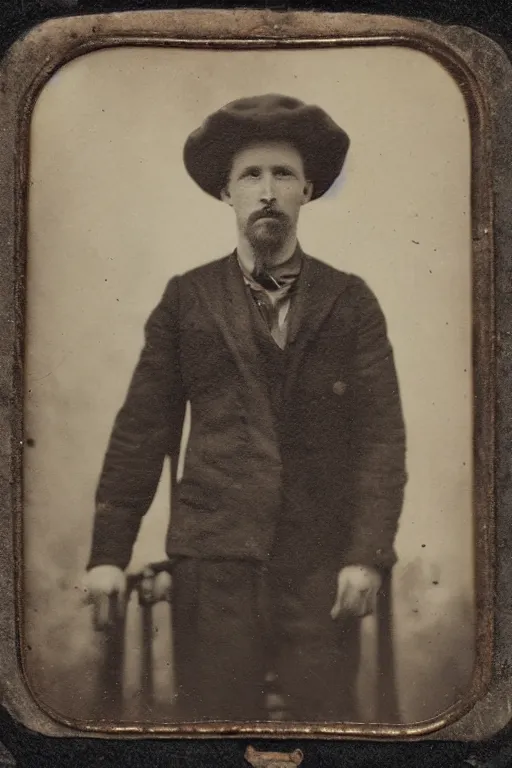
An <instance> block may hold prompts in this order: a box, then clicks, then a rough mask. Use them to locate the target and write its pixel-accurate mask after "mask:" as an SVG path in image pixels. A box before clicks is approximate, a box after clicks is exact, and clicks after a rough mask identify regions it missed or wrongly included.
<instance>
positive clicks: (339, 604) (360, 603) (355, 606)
mask: <svg viewBox="0 0 512 768" xmlns="http://www.w3.org/2000/svg"><path fill="white" fill-rule="evenodd" d="M381 584H382V577H381V575H380V574H379V572H378V571H377V570H375V568H369V567H367V566H364V565H347V566H346V567H345V568H342V569H341V571H340V572H339V573H338V591H337V594H336V600H335V602H334V605H333V607H332V610H331V618H333V619H337V618H338V616H341V615H343V614H344V615H347V616H359V617H360V618H363V616H368V615H369V614H370V613H375V610H376V607H377V593H378V591H379V589H380V587H381Z"/></svg>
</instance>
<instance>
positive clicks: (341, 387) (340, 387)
mask: <svg viewBox="0 0 512 768" xmlns="http://www.w3.org/2000/svg"><path fill="white" fill-rule="evenodd" d="M346 389H347V385H346V384H345V382H344V381H335V382H334V384H333V385H332V391H333V392H334V394H335V395H338V396H339V397H341V395H344V394H345V391H346Z"/></svg>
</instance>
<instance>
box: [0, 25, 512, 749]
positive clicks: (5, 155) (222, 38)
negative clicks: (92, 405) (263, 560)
mask: <svg viewBox="0 0 512 768" xmlns="http://www.w3.org/2000/svg"><path fill="white" fill-rule="evenodd" d="M376 30H378V31H376ZM461 43H462V45H461ZM464 44H466V47H464ZM472 44H474V46H475V47H476V44H478V46H480V47H481V46H484V47H486V48H487V51H486V53H487V55H488V56H489V55H490V57H491V58H492V57H494V58H495V59H496V60H499V62H500V65H501V67H502V68H503V69H504V70H505V69H507V68H508V69H510V68H509V66H508V61H506V59H505V57H504V55H503V53H502V52H501V50H500V49H499V47H498V46H497V45H496V44H494V43H492V41H490V40H489V39H488V38H485V37H484V36H482V35H479V34H478V33H475V32H473V31H472V30H467V29H464V28H454V27H451V28H443V27H440V26H438V25H435V24H432V23H430V22H416V21H409V20H404V19H395V18H393V17H377V16H359V15H353V14H323V13H314V12H308V13H303V12H293V13H279V12H269V11H262V12H259V11H240V12H225V11H163V12H161V11H155V12H130V13H125V14H109V15H99V16H86V17H74V18H73V17H71V18H64V19H58V20H53V21H49V22H45V23H43V24H42V25H40V26H39V27H36V28H35V29H34V30H32V31H31V32H29V33H28V35H27V36H26V37H25V38H24V39H23V40H20V41H18V42H17V43H16V44H15V45H14V46H13V48H12V49H11V51H10V53H9V54H8V56H7V57H6V59H5V61H4V64H3V67H2V71H1V74H0V77H1V92H0V109H1V111H2V115H3V116H2V117H1V118H0V120H1V122H0V126H1V128H2V134H3V136H4V138H5V139H6V141H4V148H3V149H2V154H1V155H0V164H1V165H0V170H3V171H4V173H2V174H1V175H2V181H1V182H0V183H1V184H2V187H1V194H2V198H1V199H2V201H3V207H4V209H5V208H7V209H8V213H9V215H7V216H6V217H5V219H4V222H3V225H2V224H0V243H1V244H2V245H3V248H2V256H3V258H2V260H1V262H0V275H1V276H2V278H3V279H2V288H1V290H2V292H3V293H4V298H6V299H7V300H6V302H5V305H4V309H3V311H4V313H5V314H8V315H9V316H7V317H4V319H5V320H7V323H8V325H6V326H4V327H7V328H8V331H9V332H6V333H5V334H4V336H3V337H2V338H1V339H0V345H1V347H0V348H1V349H2V356H3V359H4V360H5V363H6V364H7V368H6V370H9V371H10V372H11V380H10V381H8V382H5V383H6V384H7V385H8V386H9V385H10V386H9V398H8V402H9V405H10V409H9V410H10V413H8V414H4V412H3V410H4V409H3V408H2V413H1V414H0V418H2V420H3V424H2V429H1V433H0V441H1V445H2V461H4V460H5V458H7V459H8V460H9V464H10V467H9V472H8V473H7V475H8V477H7V481H8V486H7V488H5V489H2V490H6V491H7V493H5V494H3V498H4V502H3V503H2V507H1V511H0V514H2V516H3V518H4V519H3V522H4V530H6V526H9V525H10V526H11V527H12V531H13V538H14V546H13V547H12V541H11V542H8V543H9V545H11V551H10V553H9V552H7V551H6V549H7V547H6V545H5V541H6V540H7V538H8V537H5V538H4V541H3V542H2V543H1V545H0V552H1V553H2V556H3V569H4V570H3V571H2V573H0V578H3V579H4V584H5V586H6V587H7V586H9V588H10V590H9V593H12V595H13V597H14V598H15V602H16V605H15V607H16V609H17V610H15V611H12V609H13V608H14V606H11V613H10V615H8V616H5V615H4V613H5V608H4V609H3V610H2V613H1V614H0V633H1V634H0V643H1V644H2V645H4V644H5V645H7V648H6V650H7V654H6V658H9V659H10V667H11V669H12V668H13V666H14V667H15V670H16V677H17V679H16V681H13V680H11V681H9V679H8V678H7V677H6V676H5V674H4V673H5V672H6V670H5V669H4V666H5V665H4V664H3V662H2V663H1V666H0V670H1V672H2V674H1V683H2V687H3V700H4V703H5V706H6V707H7V709H8V710H9V711H10V712H11V713H12V714H13V715H14V716H15V717H17V718H19V719H20V720H22V721H23V722H24V723H25V724H26V725H28V726H29V727H33V728H34V729H35V730H40V731H42V732H45V733H48V734H50V733H51V734H52V735H57V734H63V733H68V734H70V735H71V734H76V735H78V734H81V733H88V734H89V735H108V734H110V735H117V736H129V735H133V736H136V735H139V736H140V735H145V736H156V735H172V736H174V737H176V736H188V737H200V736H244V737H247V736H259V737H261V736H273V737H280V738H286V737H290V736H294V737H297V736H300V737H302V738H313V737H319V738H331V739H333V738H347V737H352V738H354V737H362V738H380V739H383V738H409V739H412V738H419V737H421V736H426V735H430V736H431V737H432V736H434V737H439V736H442V737H443V738H447V737H448V738H449V737H450V734H449V731H450V725H451V731H452V733H453V732H454V731H455V732H456V731H457V730H460V724H461V722H462V721H461V720H460V718H461V717H462V716H463V715H466V717H465V718H464V719H465V720H467V718H468V717H470V715H468V712H469V711H470V710H472V709H474V708H475V707H474V705H475V702H476V701H477V700H479V699H481V696H482V694H483V692H484V690H485V689H486V687H487V685H488V683H489V682H490V667H491V662H492V659H493V647H492V640H493V633H492V624H493V611H492V598H493V585H494V578H493V576H494V558H493V551H494V547H493V543H494V524H493V520H494V515H493V506H494V482H493V478H494V394H495V377H494V362H495V357H494V345H493V339H494V303H493V302H494V292H493V287H494V278H493V205H492V203H493V195H492V189H493V180H494V175H495V174H494V172H493V173H491V171H490V169H491V168H493V170H494V169H495V162H494V165H492V159H491V158H492V154H491V152H492V150H493V144H494V142H493V140H492V138H493V136H494V135H495V133H496V127H497V126H496V120H497V118H498V115H497V114H496V110H495V108H493V107H494V105H493V104H492V103H491V100H490V99H489V95H490V94H489V89H488V85H489V84H488V82H486V79H487V80H488V79H489V78H488V77H487V78H486V75H487V72H477V71H475V66H474V64H475V62H474V61H472V55H471V54H472V48H471V45H472ZM120 45H124V46H126V45H165V46H170V45H171V46H181V47H185V46H186V47H209V48H212V47H220V48H235V47H236V48H241V47H243V48H262V47H264V48H273V47H282V46H287V47H290V46H293V47H318V46H322V47H325V46H340V45H345V46H347V45H350V46H353V45H402V46H407V47H411V48H415V49H417V50H421V51H423V52H425V53H427V54H428V55H430V56H432V57H433V58H436V59H437V60H438V61H439V62H440V63H441V64H442V65H443V66H444V67H445V68H447V69H448V70H449V71H450V72H451V74H452V76H454V77H455V79H456V80H457V83H458V85H459V87H460V88H461V90H462V91H463V93H464V96H465V98H466V103H467V105H468V114H469V117H470V124H471V127H472V137H473V141H472V165H473V184H472V214H473V215H472V225H473V302H474V308H475V310H474V321H473V337H474V383H475V397H476V403H475V422H474V425H475V426H474V449H475V450H474V457H475V484H474V487H475V508H476V510H477V513H478V514H477V515H476V526H475V528H476V534H477V535H476V546H477V550H476V554H477V563H478V568H477V584H476V587H477V589H476V593H477V609H478V610H477V613H478V621H477V636H478V641H479V642H478V643H477V645H478V654H477V663H476V673H475V676H474V679H473V685H472V687H471V690H470V696H468V697H466V700H464V701H462V702H461V703H460V705H458V706H455V707H452V708H451V709H450V710H447V711H446V712H445V713H444V714H443V715H441V716H439V717H438V718H436V719H434V720H431V721H426V722H424V723H417V724H413V725H406V726H386V725H370V726H366V725H365V726H352V725H350V726H345V725H342V724H340V725H336V726H332V725H330V726H322V725H314V726H307V725H306V726H304V725H297V726H295V725H290V724H281V723H276V724H269V725H267V724H265V725H257V726H252V727H250V726H248V725H245V724H244V725H231V724H222V725H219V724H204V725H203V724H202V725H197V724H194V725H191V726H183V725H176V726H166V725H162V726H149V727H148V726H147V725H141V724H123V725H117V726H112V725H111V724H107V723H88V722H87V723H84V722H81V723H78V722H77V721H67V720H65V719H64V718H63V717H62V715H59V714H57V713H55V712H52V711H51V710H49V709H47V708H46V707H43V706H42V705H41V703H39V706H38V705H37V704H36V698H35V696H34V695H33V694H32V695H31V692H30V691H29V686H28V679H27V676H26V673H25V670H24V664H23V658H22V653H21V648H22V645H23V630H22V627H23V621H22V617H23V578H22V568H21V563H22V560H23V552H22V532H23V531H22V488H21V476H22V455H23V424H22V416H23V397H24V390H23V339H24V308H25V285H24V279H23V278H24V272H25V263H26V255H27V254H26V214H27V198H26V193H27V182H28V166H29V156H28V151H29V144H28V131H29V126H30V117H31V113H32V109H33V106H34V104H35V101H36V99H37V96H38V94H39V92H40V90H41V88H42V87H43V86H44V84H45V83H46V82H47V80H48V79H49V77H50V76H51V74H52V73H53V72H54V71H55V70H56V69H58V68H59V67H61V66H63V64H65V63H66V62H67V61H70V60H71V59H73V58H76V57H77V56H80V55H83V54H84V53H87V52H90V51H92V50H98V49H101V48H106V47H109V48H110V47H114V46H120ZM505 61H506V65H505ZM494 63H495V62H494ZM508 74H510V72H508ZM509 186H510V182H509ZM13 235H14V236H13ZM6 277H8V278H9V279H8V280H6V279H5V278H6ZM7 340H10V342H11V346H10V348H9V345H8V344H6V341H7ZM5 416H7V419H6V420H4V417H5ZM6 435H10V440H6ZM2 469H4V467H2ZM2 480H3V478H2ZM2 484H3V483H2ZM9 486H10V489H11V492H10V493H9ZM9 496H10V497H11V498H10V499H9ZM9 501H10V502H11V503H9ZM7 529H8V528H7ZM6 566H7V567H6ZM7 571H9V572H7ZM14 574H15V580H14V579H13V576H14ZM9 581H10V583H9V584H7V583H6V582H9ZM4 624H5V625H6V626H4ZM7 625H8V626H7ZM15 625H16V626H15ZM4 630H6V631H4ZM7 636H8V641H9V642H8V643H7V644H6V643H5V641H6V640H7ZM13 648H15V649H16V653H15V658H14V659H13ZM2 658H4V655H2ZM13 661H14V662H15V664H14V665H13ZM502 673H503V669H502ZM509 677H510V675H509ZM501 683H503V679H502V680H501ZM41 709H42V710H43V712H44V713H45V715H46V717H45V715H43V720H44V721H45V722H44V725H43V727H42V728H41V722H40V721H41ZM507 714H508V713H507ZM480 719H481V718H480ZM501 720H503V718H500V722H501ZM38 721H39V722H38ZM456 721H457V722H456ZM506 721H508V716H507V720H506ZM506 721H503V723H502V724H504V722H506ZM58 723H60V725H59V724H58ZM499 725H500V723H498V722H497V721H496V719H494V722H493V723H492V727H491V729H492V730H496V728H497V726H499ZM62 726H64V728H63V727H62ZM457 726H459V728H457ZM440 729H443V730H442V731H440ZM436 732H437V733H436ZM465 737H466V738H467V737H468V735H467V734H466V736H465Z"/></svg>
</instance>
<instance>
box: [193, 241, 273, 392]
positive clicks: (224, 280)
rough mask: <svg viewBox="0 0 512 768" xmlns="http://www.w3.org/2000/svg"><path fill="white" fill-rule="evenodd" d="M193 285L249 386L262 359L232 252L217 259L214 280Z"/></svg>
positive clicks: (245, 291) (254, 381)
mask: <svg viewBox="0 0 512 768" xmlns="http://www.w3.org/2000/svg"><path fill="white" fill-rule="evenodd" d="M196 286H197V290H198V291H199V293H200V294H201V297H202V303H203V304H204V306H205V307H208V309H209V311H210V312H211V314H212V316H213V319H214V321H215V323H216V325H217V327H218V329H219V330H220V332H221V334H222V336H223V338H224V341H225V343H226V344H227V346H228V348H229V350H230V352H231V354H232V355H233V357H234V358H235V361H236V362H237V365H238V369H239V371H240V373H242V374H243V377H244V380H245V382H244V383H245V385H246V386H249V387H250V388H251V389H252V388H253V387H254V386H255V383H256V381H258V376H257V372H258V370H260V369H261V359H260V352H259V349H258V345H257V343H256V340H255V338H254V329H253V326H252V318H251V314H250V306H249V302H248V300H247V298H248V297H247V290H246V287H245V283H244V279H243V275H242V271H241V269H240V267H239V265H238V262H237V259H236V255H235V254H231V255H230V256H227V257H226V258H225V259H222V260H221V261H219V262H218V264H217V272H216V274H215V277H214V280H212V281H209V283H208V286H206V285H205V284H204V283H202V282H200V281H199V280H198V281H197V284H196ZM255 374H256V375H255Z"/></svg>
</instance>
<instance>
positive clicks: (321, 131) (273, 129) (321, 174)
mask: <svg viewBox="0 0 512 768" xmlns="http://www.w3.org/2000/svg"><path fill="white" fill-rule="evenodd" d="M268 141H284V142H287V143H289V144H291V145H292V146H294V147H295V148H296V149H297V151H298V152H299V153H300V155H301V157H302V160H303V163H304V171H305V175H306V178H307V180H308V181H309V182H311V184H312V187H313V191H312V196H311V199H312V200H314V199H316V198H318V197H321V196H322V195H323V194H325V192H327V190H328V189H329V188H330V187H331V186H332V184H333V183H334V181H335V180H336V178H337V177H338V176H339V174H340V173H341V170H342V168H343V164H344V162H345V158H346V155H347V151H348V148H349V144H350V140H349V137H348V135H347V134H346V133H345V131H344V130H343V129H342V128H340V127H339V126H338V125H337V124H336V123H335V122H334V121H333V120H331V118H330V117H329V116H328V115H327V114H326V112H324V110H322V109H320V107H315V106H306V105H304V107H302V108H301V109H298V110H295V111H294V112H293V114H290V115H283V116H279V117H278V118H276V117H274V116H269V117H266V118H265V117H264V118H259V119H257V120H255V119H253V118H247V117H245V116H239V115H233V114H231V113H229V112H223V111H222V110H220V111H219V112H216V113H214V114H213V115H211V117H210V118H208V120H207V121H206V122H205V123H204V124H203V125H202V126H201V127H200V128H199V129H198V130H196V131H194V133H192V134H191V135H190V136H189V137H188V139H187V141H186V143H185V147H184V151H183V159H184V162H185V167H186V169H187V171H188V173H189V174H190V176H191V177H192V178H193V179H194V181H195V182H196V183H197V184H198V185H199V186H200V187H201V189H203V190H204V191H205V192H207V193H208V194H209V195H212V196H213V197H216V198H219V199H220V197H221V192H222V190H223V188H224V187H225V186H226V183H227V180H228V176H229V172H230V170H231V164H232V161H233V157H234V155H235V154H236V153H237V152H239V151H240V150H241V149H243V148H244V147H246V146H249V145H251V144H254V143H259V142H268Z"/></svg>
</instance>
